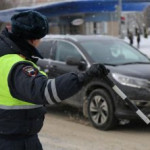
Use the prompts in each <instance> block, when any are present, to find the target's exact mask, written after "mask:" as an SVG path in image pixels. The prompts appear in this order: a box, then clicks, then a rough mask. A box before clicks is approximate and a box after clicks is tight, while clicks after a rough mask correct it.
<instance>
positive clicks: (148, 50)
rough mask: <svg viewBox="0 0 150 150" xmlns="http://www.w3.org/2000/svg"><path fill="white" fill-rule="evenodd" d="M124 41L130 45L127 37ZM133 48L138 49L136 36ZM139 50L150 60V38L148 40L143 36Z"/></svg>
mask: <svg viewBox="0 0 150 150" xmlns="http://www.w3.org/2000/svg"><path fill="white" fill-rule="evenodd" d="M124 41H126V42H127V43H129V39H128V38H127V37H126V38H125V39H124ZM133 46H134V47H136V48H137V41H136V36H134V42H133ZM139 50H140V51H141V52H142V53H144V54H146V55H147V56H148V57H149V58H150V36H149V37H148V38H144V37H143V35H142V36H141V41H140V48H139Z"/></svg>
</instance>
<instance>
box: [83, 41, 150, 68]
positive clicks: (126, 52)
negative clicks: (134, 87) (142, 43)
mask: <svg viewBox="0 0 150 150" xmlns="http://www.w3.org/2000/svg"><path fill="white" fill-rule="evenodd" d="M80 44H81V46H82V47H83V48H84V49H85V50H86V52H87V53H88V54H89V55H90V57H91V58H92V59H93V60H94V62H96V63H103V64H110V65H125V64H130V63H131V64H134V63H150V60H149V59H148V58H147V57H146V56H145V55H143V54H141V53H140V52H139V51H138V50H136V49H135V48H134V47H132V46H130V45H128V44H127V43H125V42H123V41H121V40H88V41H80Z"/></svg>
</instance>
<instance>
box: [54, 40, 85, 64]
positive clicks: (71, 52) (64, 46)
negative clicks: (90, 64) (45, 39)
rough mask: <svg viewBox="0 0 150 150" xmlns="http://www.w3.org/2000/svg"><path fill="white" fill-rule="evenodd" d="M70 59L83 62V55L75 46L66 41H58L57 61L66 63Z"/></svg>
mask: <svg viewBox="0 0 150 150" xmlns="http://www.w3.org/2000/svg"><path fill="white" fill-rule="evenodd" d="M68 57H74V58H77V59H80V60H83V59H82V56H81V54H80V53H79V52H78V50H77V49H76V47H75V46H74V45H72V44H70V43H68V42H65V41H57V46H56V53H55V60H58V61H63V62H65V61H66V59H67V58H68Z"/></svg>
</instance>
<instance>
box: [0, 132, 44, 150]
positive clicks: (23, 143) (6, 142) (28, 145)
mask: <svg viewBox="0 0 150 150" xmlns="http://www.w3.org/2000/svg"><path fill="white" fill-rule="evenodd" d="M0 150H43V148H42V145H41V143H40V141H39V138H38V136H37V135H34V136H29V137H28V136H26V137H15V136H14V137H12V136H11V137H9V136H7V137H3V136H0Z"/></svg>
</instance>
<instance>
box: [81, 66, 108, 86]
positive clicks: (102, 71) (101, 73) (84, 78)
mask: <svg viewBox="0 0 150 150" xmlns="http://www.w3.org/2000/svg"><path fill="white" fill-rule="evenodd" d="M108 73H109V70H108V69H107V68H106V67H105V66H104V65H103V64H93V65H92V66H91V67H90V68H89V69H88V70H87V71H86V72H84V73H81V74H79V76H78V77H79V81H81V82H84V83H85V84H86V83H87V82H89V81H90V80H91V79H93V78H103V77H105V76H107V74H108Z"/></svg>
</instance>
